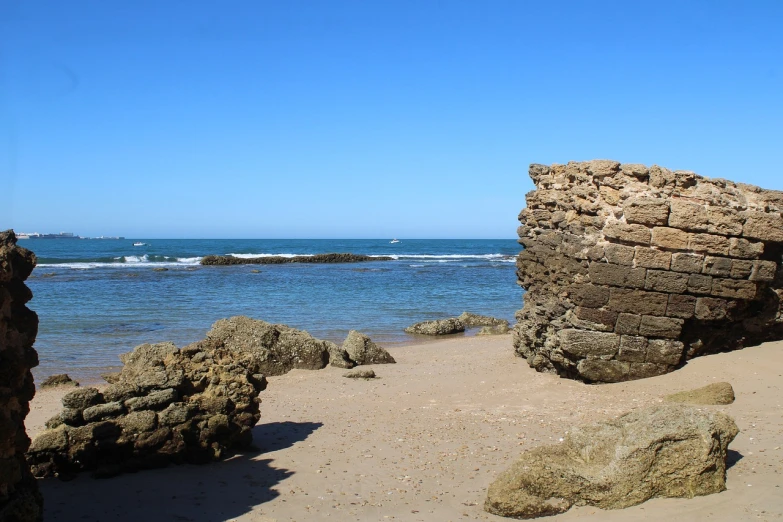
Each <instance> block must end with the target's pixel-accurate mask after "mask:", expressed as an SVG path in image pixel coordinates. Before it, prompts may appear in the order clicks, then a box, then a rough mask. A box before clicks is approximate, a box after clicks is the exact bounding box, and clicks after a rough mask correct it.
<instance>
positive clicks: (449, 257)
mask: <svg viewBox="0 0 783 522" xmlns="http://www.w3.org/2000/svg"><path fill="white" fill-rule="evenodd" d="M381 256H388V257H391V258H392V259H421V260H428V259H429V260H437V261H444V262H448V261H464V260H466V259H480V260H486V261H513V260H514V259H513V256H508V255H506V254H390V255H389V254H373V255H372V256H370V257H381ZM509 258H510V259H509Z"/></svg>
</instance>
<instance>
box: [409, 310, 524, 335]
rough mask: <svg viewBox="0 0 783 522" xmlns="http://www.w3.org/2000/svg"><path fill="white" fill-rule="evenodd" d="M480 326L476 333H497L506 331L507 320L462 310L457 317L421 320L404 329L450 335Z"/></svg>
mask: <svg viewBox="0 0 783 522" xmlns="http://www.w3.org/2000/svg"><path fill="white" fill-rule="evenodd" d="M477 327H482V328H481V330H480V331H479V332H478V335H499V334H505V333H508V331H509V327H508V321H506V320H505V319H498V318H496V317H490V316H488V315H479V314H473V313H470V312H462V313H461V314H460V315H459V317H448V318H446V319H436V320H434V321H422V322H420V323H416V324H413V325H411V326H409V327H408V328H406V329H405V331H406V332H407V333H410V334H418V335H450V334H455V333H460V332H464V331H465V329H466V328H477Z"/></svg>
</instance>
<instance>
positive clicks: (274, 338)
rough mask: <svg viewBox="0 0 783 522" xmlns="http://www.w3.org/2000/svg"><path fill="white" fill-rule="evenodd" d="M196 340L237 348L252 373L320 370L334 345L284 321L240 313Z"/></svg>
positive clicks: (281, 373) (218, 322) (213, 327)
mask: <svg viewBox="0 0 783 522" xmlns="http://www.w3.org/2000/svg"><path fill="white" fill-rule="evenodd" d="M198 343H202V344H205V345H216V346H217V345H219V346H225V347H226V348H228V349H230V350H240V351H241V352H242V353H244V354H245V355H247V357H249V359H248V360H247V361H246V364H248V365H249V367H251V368H252V370H251V372H252V373H262V374H264V375H267V376H270V375H283V374H285V373H288V372H289V371H291V370H292V369H295V368H296V369H300V370H320V369H321V368H324V367H326V365H327V364H329V359H330V351H329V347H330V344H333V343H330V342H329V341H322V340H320V339H316V338H315V337H313V336H312V335H310V334H309V333H307V332H305V331H303V330H297V329H295V328H291V327H288V326H286V325H284V324H271V323H267V322H266V321H261V320H258V319H251V318H249V317H245V316H241V315H240V316H236V317H231V318H229V319H221V320H219V321H217V322H216V323H215V324H214V325H212V329H211V330H210V331H209V332H207V338H206V339H204V340H203V341H199V342H198ZM198 343H196V344H198Z"/></svg>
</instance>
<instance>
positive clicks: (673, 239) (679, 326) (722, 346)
mask: <svg viewBox="0 0 783 522" xmlns="http://www.w3.org/2000/svg"><path fill="white" fill-rule="evenodd" d="M530 176H531V178H532V179H533V181H534V183H535V185H536V190H534V191H532V192H530V193H528V194H527V197H526V199H527V208H525V209H524V210H523V211H522V212H521V213H520V214H519V220H520V222H521V226H520V227H519V229H518V233H519V237H520V239H519V242H520V243H521V244H522V245H524V247H525V249H524V251H522V252H521V253H520V254H519V256H518V258H517V278H518V283H519V284H520V285H521V286H522V287H524V288H525V289H526V290H527V293H526V294H525V304H524V307H523V308H522V310H520V311H519V312H517V317H516V318H517V324H516V326H515V328H514V346H515V350H516V352H517V354H518V355H520V356H522V357H525V358H526V359H527V361H528V363H529V364H530V365H531V366H532V367H534V368H536V369H537V370H539V371H550V372H557V373H558V374H560V375H562V376H565V377H571V378H576V379H580V380H584V381H587V382H617V381H623V380H631V379H638V378H643V377H650V376H653V375H660V374H663V373H666V372H669V371H671V370H673V369H675V368H676V367H678V366H679V365H681V364H682V363H684V362H685V361H686V360H688V359H690V358H692V357H696V356H699V355H704V354H709V353H716V352H721V351H727V350H732V349H737V348H742V347H744V346H748V345H752V344H758V343H761V342H764V341H769V340H774V339H780V338H783V313H782V312H781V310H782V308H781V296H782V295H783V274H781V270H780V264H781V257H782V256H783V218H781V210H783V192H779V191H774V190H765V189H761V188H759V187H755V186H751V185H745V184H741V183H734V182H731V181H727V180H722V179H709V178H705V177H702V176H699V175H697V174H694V173H693V172H690V171H674V172H673V171H670V170H668V169H665V168H663V167H659V166H657V165H654V166H652V167H649V168H648V167H646V166H644V165H637V164H620V163H618V162H616V161H609V160H595V161H590V162H581V163H578V162H571V163H568V164H567V165H557V164H556V165H552V166H545V165H536V164H534V165H531V167H530Z"/></svg>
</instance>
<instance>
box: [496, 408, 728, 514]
mask: <svg viewBox="0 0 783 522" xmlns="http://www.w3.org/2000/svg"><path fill="white" fill-rule="evenodd" d="M738 431H739V430H738V429H737V425H736V424H735V423H734V420H733V419H732V418H731V417H729V416H727V415H725V414H723V413H719V412H710V411H703V410H700V409H697V408H693V407H690V406H685V405H682V404H666V403H664V404H659V405H656V406H653V407H651V408H646V409H642V410H637V411H634V412H631V413H627V414H625V415H623V416H621V417H619V418H617V419H614V420H611V421H608V422H601V423H596V424H590V425H587V426H582V427H578V428H574V429H573V430H572V431H571V432H570V433H568V434H567V435H566V436H565V438H564V440H563V442H561V443H560V444H554V445H548V446H540V447H537V448H534V449H532V450H530V451H526V452H524V453H523V454H522V456H521V457H520V458H519V460H518V461H517V462H515V463H514V464H513V465H512V466H511V468H510V469H508V470H506V471H505V472H503V473H501V474H500V475H499V476H498V478H497V479H496V480H495V481H494V482H493V483H492V484H491V485H490V486H489V490H488V492H487V499H486V502H485V504H484V509H486V510H487V511H489V512H490V513H493V514H495V515H500V516H505V517H512V518H535V517H540V516H547V515H556V514H558V513H563V512H565V511H567V510H568V509H569V508H570V507H571V506H584V505H590V506H596V507H599V508H602V509H621V508H626V507H629V506H633V505H636V504H640V503H642V502H644V501H646V500H649V499H651V498H654V497H684V498H692V497H694V496H697V495H709V494H711V493H718V492H720V491H723V490H725V489H726V451H727V448H728V445H729V443H730V442H731V441H732V440H733V439H734V437H735V436H736V435H737V433H738Z"/></svg>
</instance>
